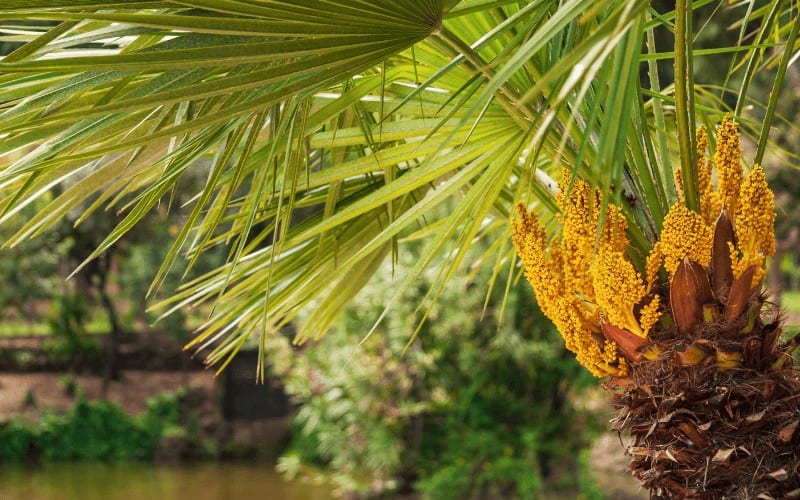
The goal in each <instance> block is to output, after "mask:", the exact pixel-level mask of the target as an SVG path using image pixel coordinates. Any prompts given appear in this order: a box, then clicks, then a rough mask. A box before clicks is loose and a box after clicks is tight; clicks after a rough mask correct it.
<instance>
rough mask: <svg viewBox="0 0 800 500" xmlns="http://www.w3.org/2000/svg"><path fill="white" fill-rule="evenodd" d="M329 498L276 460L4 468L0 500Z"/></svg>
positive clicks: (326, 492) (0, 474)
mask: <svg viewBox="0 0 800 500" xmlns="http://www.w3.org/2000/svg"><path fill="white" fill-rule="evenodd" d="M151 498H152V499H159V500H178V499H180V500H183V499H186V498H191V499H198V500H202V499H213V500H217V499H221V500H224V499H247V498H265V499H267V498H275V499H282V500H283V499H286V500H329V499H331V498H333V496H332V495H331V494H330V492H329V488H328V487H326V486H318V485H311V484H304V483H299V482H287V481H285V480H284V479H283V478H282V477H281V476H280V475H279V474H278V473H277V472H276V471H275V469H274V466H273V465H272V464H243V463H216V464H192V465H174V466H173V465H168V466H167V465H164V466H153V465H147V464H124V465H106V464H87V463H57V464H47V465H44V466H41V467H34V468H29V467H27V468H26V467H23V466H8V465H7V464H4V465H3V466H2V467H0V500H17V499H24V500H71V499H76V500H77V499H80V500H107V499H108V500H114V499H125V500H132V499H137V500H138V499H142V500H145V499H151Z"/></svg>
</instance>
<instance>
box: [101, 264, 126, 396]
mask: <svg viewBox="0 0 800 500" xmlns="http://www.w3.org/2000/svg"><path fill="white" fill-rule="evenodd" d="M98 260H99V261H100V262H99V266H98V271H99V272H98V273H97V275H96V276H97V293H98V294H99V295H100V302H101V304H102V305H103V309H105V311H106V315H107V316H108V323H109V325H111V332H109V336H108V342H106V352H105V358H106V359H105V361H106V363H105V369H104V370H103V385H102V389H101V395H102V397H103V398H104V399H105V398H106V396H107V395H108V387H109V385H110V383H111V381H112V380H119V379H120V372H119V360H118V356H117V353H118V351H119V337H120V334H121V333H122V327H121V326H120V324H119V316H118V314H117V309H116V307H115V306H114V301H113V299H112V298H111V296H110V295H109V293H108V275H109V273H110V272H111V258H110V257H109V256H106V255H104V256H102V257H100V258H99V259H98Z"/></svg>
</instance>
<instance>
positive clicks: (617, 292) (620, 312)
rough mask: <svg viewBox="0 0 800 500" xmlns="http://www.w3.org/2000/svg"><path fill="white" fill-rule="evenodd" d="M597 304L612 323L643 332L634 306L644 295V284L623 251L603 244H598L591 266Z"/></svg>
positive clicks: (640, 334)
mask: <svg viewBox="0 0 800 500" xmlns="http://www.w3.org/2000/svg"><path fill="white" fill-rule="evenodd" d="M594 289H595V296H596V298H597V305H598V306H599V307H600V309H602V310H603V312H604V313H605V315H606V316H607V317H608V322H609V323H611V324H612V325H614V326H617V327H620V328H625V329H626V330H628V331H630V332H631V333H634V334H636V335H637V336H639V337H642V338H644V337H646V336H647V335H646V333H645V332H644V331H643V330H642V328H641V327H640V326H639V322H638V321H637V320H636V317H635V316H634V314H633V308H634V306H635V305H636V304H638V303H639V302H641V301H642V299H643V298H644V297H645V294H646V291H645V285H644V281H643V280H642V277H641V276H640V275H639V273H637V272H636V269H635V268H634V267H633V264H631V263H630V262H629V261H628V259H626V258H625V254H624V253H623V252H620V251H617V250H614V249H612V248H610V245H606V246H605V247H604V248H601V250H600V253H599V254H598V256H597V264H596V265H595V267H594Z"/></svg>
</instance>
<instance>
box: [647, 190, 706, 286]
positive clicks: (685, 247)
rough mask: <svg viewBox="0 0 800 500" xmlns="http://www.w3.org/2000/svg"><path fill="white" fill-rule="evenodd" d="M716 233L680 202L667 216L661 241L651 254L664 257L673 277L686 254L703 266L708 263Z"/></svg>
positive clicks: (701, 218) (666, 267)
mask: <svg viewBox="0 0 800 500" xmlns="http://www.w3.org/2000/svg"><path fill="white" fill-rule="evenodd" d="M713 236H714V235H713V233H712V231H711V226H709V225H708V224H706V223H705V221H704V220H703V217H701V216H700V215H699V214H698V213H697V212H693V211H691V210H689V209H688V208H686V207H685V206H684V205H683V203H681V202H678V203H676V204H675V205H673V206H672V208H670V209H669V212H668V213H667V216H666V217H664V227H663V229H662V230H661V241H659V242H658V243H656V244H655V245H654V246H653V250H652V252H651V255H658V256H661V257H663V259H664V268H665V269H666V270H667V272H668V273H669V277H670V279H672V276H673V275H674V274H675V270H676V269H678V266H679V265H680V263H681V262H683V258H684V257H687V256H688V257H689V258H690V259H692V260H693V261H695V262H697V263H699V264H701V265H703V266H706V265H708V263H709V261H710V260H711V242H712V238H713Z"/></svg>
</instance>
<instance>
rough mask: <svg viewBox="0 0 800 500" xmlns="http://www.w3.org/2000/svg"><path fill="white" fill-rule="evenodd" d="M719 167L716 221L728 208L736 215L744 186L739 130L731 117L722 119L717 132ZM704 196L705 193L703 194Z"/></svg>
mask: <svg viewBox="0 0 800 500" xmlns="http://www.w3.org/2000/svg"><path fill="white" fill-rule="evenodd" d="M714 164H715V165H716V167H717V192H716V196H715V197H714V198H715V203H714V213H713V214H712V215H713V216H714V219H716V217H717V215H719V213H720V211H722V207H723V206H724V207H726V208H727V209H728V212H730V213H732V214H734V213H736V211H737V209H738V205H739V188H740V187H741V185H742V178H743V177H744V171H743V170H742V149H741V146H740V145H739V130H738V127H737V125H736V122H735V121H734V120H733V118H732V117H731V116H730V115H726V116H725V118H723V119H722V123H720V125H719V130H718V131H717V150H716V151H715V152H714ZM701 194H704V193H701Z"/></svg>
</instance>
